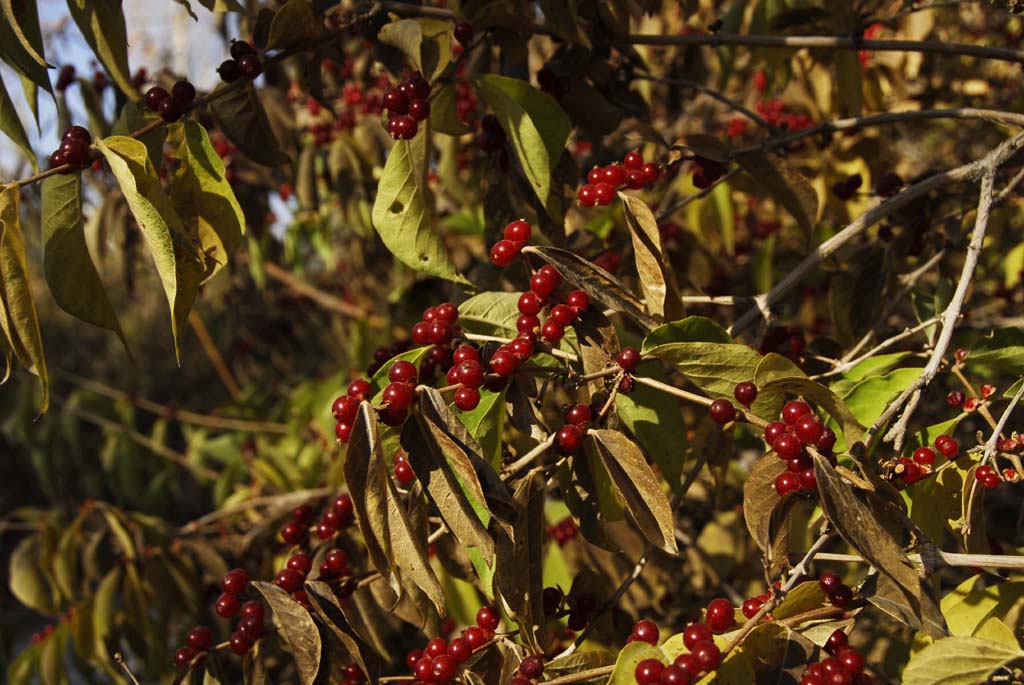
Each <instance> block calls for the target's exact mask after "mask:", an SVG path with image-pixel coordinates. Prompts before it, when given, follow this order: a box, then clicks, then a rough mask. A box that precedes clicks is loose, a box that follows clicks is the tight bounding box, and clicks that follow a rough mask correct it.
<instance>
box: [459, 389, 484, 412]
mask: <svg viewBox="0 0 1024 685" xmlns="http://www.w3.org/2000/svg"><path fill="white" fill-rule="evenodd" d="M454 402H455V406H456V407H458V408H459V409H461V410H462V411H473V410H474V409H476V408H477V405H479V404H480V391H479V390H477V389H476V388H468V387H461V388H459V389H458V390H456V391H455V398H454Z"/></svg>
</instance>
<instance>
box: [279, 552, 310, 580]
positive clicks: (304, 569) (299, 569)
mask: <svg viewBox="0 0 1024 685" xmlns="http://www.w3.org/2000/svg"><path fill="white" fill-rule="evenodd" d="M285 565H286V566H287V567H288V568H289V569H291V570H292V571H295V572H296V573H301V574H302V575H306V574H308V573H309V571H310V569H311V568H313V561H312V560H311V559H310V558H309V555H308V554H306V553H305V552H299V553H297V554H293V555H292V556H290V557H289V558H288V563H287V564H285Z"/></svg>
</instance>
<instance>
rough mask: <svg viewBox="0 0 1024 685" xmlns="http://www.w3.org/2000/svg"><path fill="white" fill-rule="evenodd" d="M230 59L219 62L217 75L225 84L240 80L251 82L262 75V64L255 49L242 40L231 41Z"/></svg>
mask: <svg viewBox="0 0 1024 685" xmlns="http://www.w3.org/2000/svg"><path fill="white" fill-rule="evenodd" d="M230 52H231V59H229V60H225V61H223V62H221V64H220V66H219V67H217V74H219V75H220V78H221V80H222V81H224V82H225V83H234V82H235V81H237V80H238V79H240V78H247V79H249V80H252V79H254V78H256V77H257V76H259V75H260V74H262V73H263V62H261V61H260V56H259V55H258V54H257V53H256V49H255V48H254V47H253V46H251V45H249V44H248V43H247V42H245V41H244V40H233V41H231V49H230Z"/></svg>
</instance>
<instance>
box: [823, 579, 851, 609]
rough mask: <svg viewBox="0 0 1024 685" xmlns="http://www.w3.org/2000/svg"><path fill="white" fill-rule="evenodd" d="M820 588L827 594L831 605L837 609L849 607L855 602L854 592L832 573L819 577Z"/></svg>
mask: <svg viewBox="0 0 1024 685" xmlns="http://www.w3.org/2000/svg"><path fill="white" fill-rule="evenodd" d="M818 586H819V587H820V588H821V591H822V592H824V593H825V596H826V597H827V598H828V602H829V604H831V605H832V606H834V607H835V608H837V609H842V608H844V607H847V606H849V604H850V602H852V601H853V590H851V589H850V586H849V585H847V584H845V583H844V582H843V581H842V579H840V578H839V576H838V575H836V574H835V573H832V572H831V571H829V572H826V573H822V574H821V575H820V576H819V577H818Z"/></svg>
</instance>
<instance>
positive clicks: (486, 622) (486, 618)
mask: <svg viewBox="0 0 1024 685" xmlns="http://www.w3.org/2000/svg"><path fill="white" fill-rule="evenodd" d="M500 622H501V617H500V616H498V612H497V611H495V610H494V609H492V608H491V607H480V610H479V611H477V612H476V624H477V625H478V626H480V627H481V628H484V629H485V630H497V628H498V624H499V623H500Z"/></svg>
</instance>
